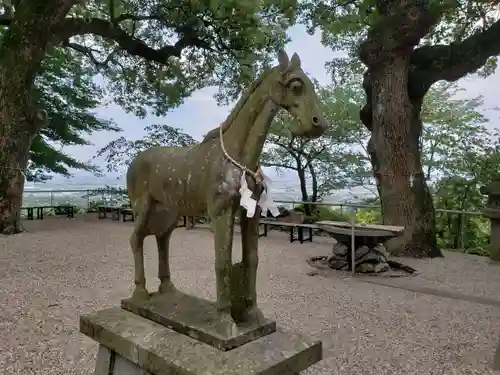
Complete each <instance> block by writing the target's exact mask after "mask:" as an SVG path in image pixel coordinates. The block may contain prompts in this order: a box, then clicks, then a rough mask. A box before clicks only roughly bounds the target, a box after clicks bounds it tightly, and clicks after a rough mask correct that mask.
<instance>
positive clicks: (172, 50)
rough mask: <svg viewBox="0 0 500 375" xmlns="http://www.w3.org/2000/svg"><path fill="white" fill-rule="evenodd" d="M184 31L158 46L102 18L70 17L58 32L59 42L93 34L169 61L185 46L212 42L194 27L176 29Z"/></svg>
mask: <svg viewBox="0 0 500 375" xmlns="http://www.w3.org/2000/svg"><path fill="white" fill-rule="evenodd" d="M177 31H178V33H179V34H180V35H181V36H180V38H179V40H178V41H177V42H176V43H175V44H173V45H167V46H164V47H162V48H159V49H155V48H151V47H149V46H148V45H147V44H146V43H144V42H143V41H141V40H139V39H136V38H134V37H132V36H130V35H129V34H127V33H126V32H125V31H124V30H123V29H121V28H120V27H119V26H117V25H114V24H113V23H111V22H109V21H106V20H103V19H99V18H90V19H83V18H67V19H65V20H64V21H63V22H62V23H61V25H59V28H58V30H57V32H56V34H55V38H56V40H55V41H56V42H58V41H59V42H61V41H62V42H65V41H67V40H69V38H71V37H72V36H76V35H85V34H93V35H98V36H101V37H103V38H105V39H108V40H112V41H114V42H115V43H117V44H118V45H119V46H120V48H121V49H123V50H125V51H127V52H128V53H129V54H131V55H135V56H140V57H143V58H145V59H146V60H149V61H156V62H158V63H163V64H164V63H166V62H167V61H168V59H169V58H170V57H180V56H181V53H182V51H183V50H184V48H186V47H199V48H204V49H210V45H209V44H208V43H206V42H205V41H203V40H201V39H199V38H198V36H197V34H196V32H195V30H194V29H192V28H188V27H186V28H182V29H179V30H177Z"/></svg>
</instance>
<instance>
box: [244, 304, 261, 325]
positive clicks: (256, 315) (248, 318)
mask: <svg viewBox="0 0 500 375" xmlns="http://www.w3.org/2000/svg"><path fill="white" fill-rule="evenodd" d="M243 319H244V320H245V322H250V323H255V324H263V323H264V322H265V320H266V318H264V314H262V311H260V309H259V308H258V307H250V308H249V309H247V310H246V311H244V312H243Z"/></svg>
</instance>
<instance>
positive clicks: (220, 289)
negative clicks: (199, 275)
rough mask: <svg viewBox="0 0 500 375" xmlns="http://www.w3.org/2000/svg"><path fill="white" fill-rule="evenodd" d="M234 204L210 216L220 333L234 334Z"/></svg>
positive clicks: (235, 331)
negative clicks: (232, 312) (232, 309)
mask: <svg viewBox="0 0 500 375" xmlns="http://www.w3.org/2000/svg"><path fill="white" fill-rule="evenodd" d="M236 208H237V205H236V204H231V205H230V206H229V207H226V208H223V209H221V210H217V211H216V214H214V215H213V216H212V215H211V216H212V228H213V231H214V243H215V277H216V284H217V309H218V312H219V318H220V321H221V323H220V327H218V330H219V331H220V333H222V334H224V335H226V336H234V335H236V333H237V326H236V324H235V322H234V319H233V318H232V316H231V270H232V248H233V234H234V216H235V214H236Z"/></svg>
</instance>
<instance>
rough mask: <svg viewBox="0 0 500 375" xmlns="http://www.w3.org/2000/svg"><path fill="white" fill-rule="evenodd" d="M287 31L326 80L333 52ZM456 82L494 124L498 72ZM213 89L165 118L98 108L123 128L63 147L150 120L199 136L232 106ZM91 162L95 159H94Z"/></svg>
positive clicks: (134, 132) (90, 150) (77, 150)
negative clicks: (222, 102) (480, 104)
mask: <svg viewBox="0 0 500 375" xmlns="http://www.w3.org/2000/svg"><path fill="white" fill-rule="evenodd" d="M289 35H290V37H291V39H292V41H291V42H290V43H289V44H288V45H287V47H286V51H287V53H288V54H289V56H291V55H292V54H293V53H294V52H297V53H298V54H299V56H300V58H301V60H302V67H303V69H304V71H305V72H306V73H308V74H310V76H312V77H314V78H316V79H318V80H319V81H320V83H322V84H328V83H330V77H329V75H328V73H327V72H326V70H325V67H324V65H325V62H327V61H330V60H331V59H332V57H334V55H335V53H334V52H333V51H332V50H331V49H329V48H325V47H324V46H323V45H322V44H321V42H320V37H319V35H315V36H310V35H309V34H307V33H306V32H305V29H304V28H303V27H302V26H296V27H294V28H292V29H290V31H289ZM459 83H460V85H461V86H462V87H463V88H465V89H466V90H467V91H466V95H467V96H470V97H475V96H478V95H483V96H484V107H483V111H484V113H485V114H486V115H487V116H488V117H489V118H490V120H491V123H490V125H489V127H497V124H498V120H497V118H498V114H497V113H493V112H492V111H491V110H489V109H491V108H494V107H497V106H498V101H499V98H500V73H496V74H495V75H493V76H491V77H488V78H487V79H483V78H480V77H474V76H471V77H466V78H464V79H462V80H461V81H460V82H459ZM215 92H216V89H215V88H206V89H203V90H200V91H198V92H196V93H195V94H194V95H193V96H192V97H190V98H189V99H187V100H186V101H185V103H184V104H183V105H182V106H180V107H178V108H176V109H174V110H172V112H171V113H169V114H168V115H167V116H166V117H165V118H157V117H154V116H149V117H147V118H145V119H139V118H137V117H135V116H134V115H132V114H126V113H125V112H124V111H122V110H121V109H120V107H118V106H116V105H110V106H107V107H103V108H100V109H99V110H98V115H99V116H100V117H103V118H112V119H113V120H114V121H115V122H116V123H117V124H118V126H120V127H121V128H122V129H123V132H122V133H121V134H117V133H108V132H99V133H96V134H94V136H93V137H92V138H90V140H91V142H92V143H93V145H91V146H83V147H82V146H78V147H66V148H65V149H64V150H65V151H66V152H68V153H70V154H71V155H73V156H74V157H76V158H78V159H80V160H89V159H90V158H92V157H93V156H94V155H95V154H96V151H97V150H98V149H99V148H101V147H102V146H104V145H105V144H107V143H108V142H109V141H111V140H113V139H116V138H117V137H118V136H120V135H124V136H125V137H127V138H129V139H137V138H141V137H142V136H143V135H144V127H145V126H147V125H149V124H152V123H166V124H169V125H171V126H174V127H179V128H181V129H183V130H184V131H185V132H186V133H188V134H190V135H191V136H193V137H194V138H195V139H200V138H201V137H202V135H203V134H205V133H206V132H207V130H210V129H213V128H215V127H216V126H218V125H219V124H220V123H221V122H222V121H224V119H225V118H226V116H227V115H228V111H229V108H231V107H232V106H231V107H219V106H218V105H217V102H216V101H215V100H214V99H213V94H214V93H215ZM94 162H96V161H95V160H94ZM77 174H81V172H76V173H75V175H77Z"/></svg>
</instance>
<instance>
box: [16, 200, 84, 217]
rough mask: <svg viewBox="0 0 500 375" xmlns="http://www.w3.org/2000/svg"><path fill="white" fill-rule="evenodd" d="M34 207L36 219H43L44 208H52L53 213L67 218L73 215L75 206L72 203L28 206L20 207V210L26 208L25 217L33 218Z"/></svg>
mask: <svg viewBox="0 0 500 375" xmlns="http://www.w3.org/2000/svg"><path fill="white" fill-rule="evenodd" d="M35 209H36V218H37V219H38V220H43V215H44V210H45V209H52V210H54V214H55V215H58V216H59V215H66V216H67V217H68V218H71V219H72V218H74V217H75V206H72V205H69V204H68V205H61V206H29V207H21V210H26V211H27V215H26V218H27V219H28V220H34V211H35Z"/></svg>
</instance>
